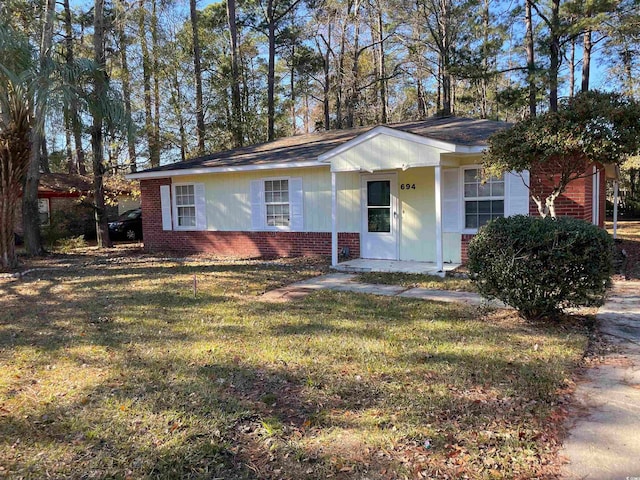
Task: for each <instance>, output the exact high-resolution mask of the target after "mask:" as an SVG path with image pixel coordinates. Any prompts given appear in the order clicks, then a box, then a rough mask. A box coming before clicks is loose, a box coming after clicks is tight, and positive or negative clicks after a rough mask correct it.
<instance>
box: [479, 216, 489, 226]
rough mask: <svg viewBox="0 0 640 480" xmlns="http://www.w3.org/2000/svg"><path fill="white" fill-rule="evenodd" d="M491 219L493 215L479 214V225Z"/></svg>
mask: <svg viewBox="0 0 640 480" xmlns="http://www.w3.org/2000/svg"><path fill="white" fill-rule="evenodd" d="M490 220H491V215H478V226H479V227H481V226H483V225H486V224H487V223H489V221H490Z"/></svg>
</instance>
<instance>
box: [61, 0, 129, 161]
mask: <svg viewBox="0 0 640 480" xmlns="http://www.w3.org/2000/svg"><path fill="white" fill-rule="evenodd" d="M65 1H66V2H68V1H69V0H65ZM116 12H117V17H118V18H117V19H116V28H117V33H118V40H119V43H120V64H121V67H122V97H123V100H124V114H125V121H126V122H127V125H126V127H127V151H128V153H129V171H130V172H131V173H135V172H136V171H137V165H136V157H137V155H136V139H135V135H134V131H133V119H132V117H131V73H130V72H129V61H128V59H127V44H128V41H127V36H126V34H125V31H124V27H125V25H126V18H125V16H126V13H125V7H124V4H123V0H117V1H116Z"/></svg>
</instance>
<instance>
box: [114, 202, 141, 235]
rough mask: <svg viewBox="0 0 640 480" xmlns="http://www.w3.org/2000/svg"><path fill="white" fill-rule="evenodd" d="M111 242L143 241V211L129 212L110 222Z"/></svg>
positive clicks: (137, 209)
mask: <svg viewBox="0 0 640 480" xmlns="http://www.w3.org/2000/svg"><path fill="white" fill-rule="evenodd" d="M109 237H110V238H111V240H140V239H142V210H141V209H139V208H136V209H134V210H127V211H126V212H124V213H123V214H122V215H120V216H119V217H118V219H117V220H116V221H114V222H109Z"/></svg>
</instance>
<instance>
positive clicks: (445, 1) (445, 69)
mask: <svg viewBox="0 0 640 480" xmlns="http://www.w3.org/2000/svg"><path fill="white" fill-rule="evenodd" d="M450 1H451V0H440V2H441V9H442V17H441V19H440V35H441V41H442V51H441V52H440V55H441V57H442V70H441V75H442V114H443V115H451V72H450V71H449V67H450V64H451V59H450V54H451V52H450V49H451V47H452V45H449V35H450V32H449V29H450V27H451V26H450V21H451V19H450V18H449V14H450V12H449V7H450V6H451V4H450Z"/></svg>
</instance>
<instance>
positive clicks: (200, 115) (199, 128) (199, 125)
mask: <svg viewBox="0 0 640 480" xmlns="http://www.w3.org/2000/svg"><path fill="white" fill-rule="evenodd" d="M189 8H190V13H191V31H192V33H193V72H194V76H195V80H196V134H197V137H198V155H204V137H205V126H204V105H203V101H202V66H201V63H200V36H199V34H198V10H197V9H196V0H190V1H189Z"/></svg>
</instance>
